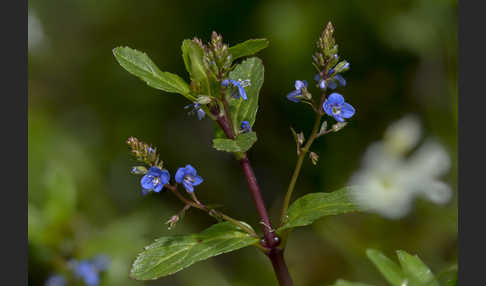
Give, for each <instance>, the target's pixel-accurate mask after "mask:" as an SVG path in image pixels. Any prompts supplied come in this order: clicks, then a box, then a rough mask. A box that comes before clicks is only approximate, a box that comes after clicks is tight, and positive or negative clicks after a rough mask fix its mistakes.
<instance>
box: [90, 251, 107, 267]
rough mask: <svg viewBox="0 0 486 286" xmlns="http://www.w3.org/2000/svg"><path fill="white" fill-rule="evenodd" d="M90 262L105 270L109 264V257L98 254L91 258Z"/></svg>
mask: <svg viewBox="0 0 486 286" xmlns="http://www.w3.org/2000/svg"><path fill="white" fill-rule="evenodd" d="M92 264H93V265H94V267H96V269H98V270H99V271H105V270H107V269H108V267H109V266H110V258H109V257H108V256H107V255H104V254H99V255H97V256H96V257H95V258H94V259H93V262H92Z"/></svg>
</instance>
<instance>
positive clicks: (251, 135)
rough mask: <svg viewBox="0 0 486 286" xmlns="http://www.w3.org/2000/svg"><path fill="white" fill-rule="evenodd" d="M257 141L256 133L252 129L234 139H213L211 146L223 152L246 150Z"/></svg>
mask: <svg viewBox="0 0 486 286" xmlns="http://www.w3.org/2000/svg"><path fill="white" fill-rule="evenodd" d="M256 141H257V136H256V133H255V132H253V131H250V132H247V133H243V134H240V135H238V136H237V137H236V139H235V140H232V139H220V138H216V139H213V147H214V149H216V150H219V151H225V152H246V151H248V150H249V149H250V148H251V146H253V144H255V142H256Z"/></svg>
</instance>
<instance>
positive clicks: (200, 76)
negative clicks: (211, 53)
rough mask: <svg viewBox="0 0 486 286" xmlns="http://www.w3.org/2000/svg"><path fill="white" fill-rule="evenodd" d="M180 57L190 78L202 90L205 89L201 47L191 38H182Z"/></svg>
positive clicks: (206, 82) (205, 82)
mask: <svg viewBox="0 0 486 286" xmlns="http://www.w3.org/2000/svg"><path fill="white" fill-rule="evenodd" d="M181 49H182V58H183V60H184V65H185V66H186V70H187V72H188V73H189V75H190V77H191V80H193V81H194V82H196V83H197V84H199V85H201V88H202V89H203V90H204V91H207V88H209V86H208V76H207V74H206V69H205V68H204V61H203V57H204V51H203V50H202V48H201V47H200V46H199V45H198V44H196V43H195V42H194V41H192V40H184V42H182V46H181Z"/></svg>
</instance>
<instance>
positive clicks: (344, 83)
mask: <svg viewBox="0 0 486 286" xmlns="http://www.w3.org/2000/svg"><path fill="white" fill-rule="evenodd" d="M334 79H335V80H337V81H338V82H339V84H340V85H341V86H346V80H345V79H344V77H343V76H342V75H340V74H337V75H335V76H334Z"/></svg>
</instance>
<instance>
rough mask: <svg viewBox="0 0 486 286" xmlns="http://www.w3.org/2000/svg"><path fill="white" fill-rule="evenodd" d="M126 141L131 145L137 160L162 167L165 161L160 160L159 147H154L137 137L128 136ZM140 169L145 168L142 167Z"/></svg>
mask: <svg viewBox="0 0 486 286" xmlns="http://www.w3.org/2000/svg"><path fill="white" fill-rule="evenodd" d="M126 143H127V144H128V146H129V147H130V151H131V152H132V154H133V155H134V156H135V159H136V160H137V161H139V162H141V163H145V164H147V165H150V166H159V167H162V164H163V162H162V161H160V160H159V155H158V154H157V148H155V147H152V146H151V145H149V144H147V143H144V142H142V141H140V140H138V139H137V138H135V137H130V138H128V139H127V141H126ZM132 171H133V170H132ZM139 171H143V170H142V169H140V170H139Z"/></svg>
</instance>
